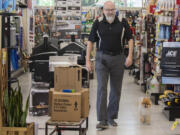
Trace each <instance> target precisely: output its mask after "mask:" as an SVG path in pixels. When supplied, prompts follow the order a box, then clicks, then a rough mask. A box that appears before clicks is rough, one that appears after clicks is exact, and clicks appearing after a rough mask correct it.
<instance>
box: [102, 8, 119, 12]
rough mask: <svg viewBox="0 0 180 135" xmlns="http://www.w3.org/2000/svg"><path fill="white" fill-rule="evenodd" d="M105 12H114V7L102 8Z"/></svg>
mask: <svg viewBox="0 0 180 135" xmlns="http://www.w3.org/2000/svg"><path fill="white" fill-rule="evenodd" d="M104 10H105V11H107V12H114V11H115V10H116V9H104Z"/></svg>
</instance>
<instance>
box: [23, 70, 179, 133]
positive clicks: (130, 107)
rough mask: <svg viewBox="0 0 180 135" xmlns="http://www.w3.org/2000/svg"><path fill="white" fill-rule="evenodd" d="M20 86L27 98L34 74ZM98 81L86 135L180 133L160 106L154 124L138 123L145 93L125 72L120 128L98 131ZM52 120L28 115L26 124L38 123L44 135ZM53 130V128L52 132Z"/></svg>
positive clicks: (154, 110)
mask: <svg viewBox="0 0 180 135" xmlns="http://www.w3.org/2000/svg"><path fill="white" fill-rule="evenodd" d="M20 84H22V90H23V93H24V95H25V96H27V95H28V93H29V91H28V89H30V86H31V85H30V84H31V75H30V74H29V73H27V74H24V75H23V76H21V77H20ZM96 87H97V84H96V80H93V81H92V82H91V89H90V105H91V109H90V114H89V129H88V132H87V135H110V134H111V135H145V134H146V135H175V134H180V127H177V128H176V129H175V130H174V131H171V130H170V128H171V125H172V123H173V122H169V121H168V120H167V118H166V117H165V116H164V115H163V114H162V108H161V106H155V105H153V106H152V120H151V125H143V124H141V123H140V122H139V113H138V99H139V97H143V96H144V95H145V94H144V93H143V92H142V91H141V89H140V86H138V85H136V84H135V83H134V81H133V77H132V76H129V75H128V71H126V72H125V75H124V81H123V90H122V96H121V103H120V111H119V119H118V120H117V122H118V127H116V128H114V127H109V128H108V129H106V130H103V131H98V130H96V124H97V120H96ZM48 119H49V117H47V116H40V117H37V116H36V117H33V116H28V119H27V121H35V122H37V123H38V124H39V131H38V133H39V134H38V135H44V133H45V131H44V128H45V122H46V121H47V120H48ZM50 130H52V128H51V129H50ZM62 134H63V135H66V134H67V135H78V132H67V131H66V132H63V133H62Z"/></svg>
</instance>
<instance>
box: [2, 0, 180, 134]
mask: <svg viewBox="0 0 180 135" xmlns="http://www.w3.org/2000/svg"><path fill="white" fill-rule="evenodd" d="M105 1H106V0H82V1H81V0H76V1H73V0H72V1H70V0H69V2H70V3H71V2H72V3H73V2H79V3H80V5H79V7H78V6H77V7H76V8H75V10H76V12H75V13H73V12H69V14H72V16H70V15H66V16H65V15H62V16H61V14H64V12H63V10H65V9H64V8H62V6H61V5H58V4H57V1H54V0H27V1H26V0H19V1H18V2H17V3H18V4H17V5H18V6H17V9H18V10H17V11H16V12H12V14H11V13H4V12H1V13H0V29H1V33H0V48H1V49H0V59H1V61H0V71H1V72H0V78H1V79H0V90H1V92H0V98H1V100H0V103H3V94H4V91H5V89H9V87H10V86H11V87H13V88H16V87H17V86H18V83H17V82H19V83H20V86H21V88H22V93H23V106H24V108H25V104H26V99H27V97H28V96H30V100H29V107H28V116H27V120H26V122H27V123H30V122H35V127H36V130H35V131H36V133H38V135H44V134H45V123H46V122H47V120H49V119H50V116H48V111H47V110H48V107H47V106H48V98H47V97H45V96H48V92H49V87H51V86H54V81H52V80H54V79H52V78H53V77H52V72H51V73H49V72H48V73H47V70H50V71H52V70H53V68H52V67H51V66H49V65H50V62H49V58H47V57H46V56H45V55H43V49H44V48H40V47H39V49H38V46H39V45H42V46H44V45H47V46H48V47H50V49H49V50H53V51H55V52H56V53H58V54H56V53H55V54H54V53H52V54H50V55H53V56H54V55H61V56H65V55H66V56H67V55H69V56H71V55H72V56H73V57H74V56H75V55H78V56H80V59H79V63H80V64H81V65H82V66H83V67H85V51H86V45H87V40H88V35H89V33H90V30H91V27H92V24H93V21H94V20H95V19H96V18H97V17H99V15H100V12H101V11H100V8H101V7H102V6H103V4H104V2H105ZM111 1H113V2H114V3H115V5H116V9H117V10H118V11H119V15H120V16H121V17H124V18H127V20H128V23H129V24H130V26H131V28H132V31H133V36H134V54H133V66H132V67H131V68H129V69H126V71H125V75H124V80H123V88H122V98H121V102H120V110H119V119H118V120H117V122H118V127H116V128H114V127H110V128H109V129H107V130H104V131H99V130H96V124H97V120H96V89H97V82H96V81H97V80H96V75H95V69H94V72H93V73H92V74H90V75H89V76H90V78H91V79H90V81H89V84H90V85H89V97H90V106H91V107H90V110H89V128H88V130H87V134H88V135H101V134H107V135H108V134H114V135H119V134H123V135H144V134H147V135H150V134H151V135H152V134H153V135H175V134H180V128H179V125H178V124H177V123H178V122H180V120H179V118H180V107H179V106H180V94H179V93H180V85H179V84H180V71H179V68H178V67H180V63H179V61H180V59H179V57H176V56H175V57H174V58H173V59H170V61H173V62H174V63H175V64H169V65H168V64H167V63H165V62H166V61H167V60H169V59H166V56H167V55H165V54H164V53H162V52H163V49H164V51H169V50H168V47H163V45H166V44H167V45H168V46H172V47H173V49H172V50H177V53H178V56H180V55H179V54H180V49H179V48H180V21H179V20H180V12H179V11H180V1H179V0H169V1H168V2H167V1H166V0H111ZM72 3H71V6H73V5H72ZM61 4H63V3H61ZM75 4H76V3H75ZM55 7H56V8H55ZM65 12H66V11H65ZM67 12H68V11H67ZM57 13H58V14H57ZM69 16H70V17H69ZM3 18H5V19H3ZM8 18H9V19H10V20H9V21H10V22H9V23H8ZM8 30H9V31H8ZM74 38H75V42H74ZM9 41H10V42H9ZM47 41H48V42H47ZM49 41H50V42H51V44H50V43H49ZM72 41H73V42H72ZM165 42H166V43H165ZM46 43H47V44H46ZM47 46H46V47H47ZM68 46H69V48H68ZM125 47H126V51H127V50H128V46H127V45H126V46H125ZM68 49H69V50H68ZM73 49H74V50H73ZM166 49H167V50H166ZM59 50H61V51H59ZM67 50H68V51H69V52H68V53H67ZM170 50H171V47H170ZM38 53H39V54H40V53H42V57H41V58H42V59H41V58H40V57H39V56H41V54H40V55H39V54H38ZM76 53H77V54H76ZM95 53H96V48H95V47H94V49H93V52H92V54H91V55H92V61H93V64H95V62H94V59H95ZM36 54H38V57H37V55H36ZM175 54H176V53H175ZM169 55H172V56H174V54H173V53H169ZM47 56H48V57H49V54H48V55H47ZM37 58H40V59H41V60H40V61H38V60H37ZM52 60H55V59H52ZM61 60H62V59H61ZM162 60H163V62H164V63H162ZM62 61H63V60H62ZM41 62H42V63H43V65H40V64H41ZM51 62H52V61H51ZM36 64H37V65H36ZM8 65H9V66H8ZM35 65H36V66H35ZM174 69H175V71H174ZM46 73H47V74H46ZM84 74H85V73H84ZM41 77H42V78H41ZM86 77H87V76H86ZM8 80H9V81H8ZM43 81H44V82H43ZM83 83H84V86H85V87H86V85H87V82H86V79H85V81H84V82H83ZM108 87H109V86H108ZM166 90H170V91H168V92H167V93H165V91H166ZM40 91H41V92H40ZM40 93H41V94H44V97H45V98H46V100H43V101H40V100H41V99H43V96H40V95H41V94H40ZM147 93H148V94H149V95H148V97H150V98H151V100H152V103H153V105H152V108H151V122H150V125H148V124H142V123H141V122H140V112H139V104H140V99H141V98H142V97H146V96H147ZM36 94H37V95H38V94H39V96H40V97H39V101H37V102H39V104H41V105H44V110H43V109H42V110H41V109H39V110H38V109H37V108H36V107H37V106H33V96H34V95H36ZM160 96H161V97H160ZM36 98H37V97H36ZM45 98H44V99H45ZM33 108H36V109H35V110H33ZM2 110H3V107H2V106H0V113H2V112H1V111H2ZM2 114H3V113H2ZM2 119H3V118H2V117H0V129H1V127H3V123H2V122H1V120H2ZM2 121H3V120H2ZM174 121H176V123H174ZM173 124H177V127H176V126H174V130H172V127H173ZM52 130H54V127H53V126H52V127H50V128H49V132H50V131H52ZM1 131H2V130H0V134H1ZM62 134H63V135H65V134H68V135H76V134H79V133H78V132H72V131H62ZM36 135H37V134H36Z"/></svg>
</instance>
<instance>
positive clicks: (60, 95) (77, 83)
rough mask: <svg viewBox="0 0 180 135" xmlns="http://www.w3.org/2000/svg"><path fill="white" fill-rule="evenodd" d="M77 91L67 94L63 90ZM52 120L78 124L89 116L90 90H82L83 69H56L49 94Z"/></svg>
mask: <svg viewBox="0 0 180 135" xmlns="http://www.w3.org/2000/svg"><path fill="white" fill-rule="evenodd" d="M65 89H66V90H67V89H68V90H75V92H71V93H66V92H63V90H65ZM49 113H50V116H51V120H54V121H69V122H78V121H80V120H81V118H86V117H88V114H89V89H88V88H82V69H81V67H56V68H55V72H54V89H50V92H49Z"/></svg>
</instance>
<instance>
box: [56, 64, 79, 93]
mask: <svg viewBox="0 0 180 135" xmlns="http://www.w3.org/2000/svg"><path fill="white" fill-rule="evenodd" d="M81 86H82V69H81V67H55V72H54V89H55V91H61V90H63V89H75V91H76V92H78V91H81Z"/></svg>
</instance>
